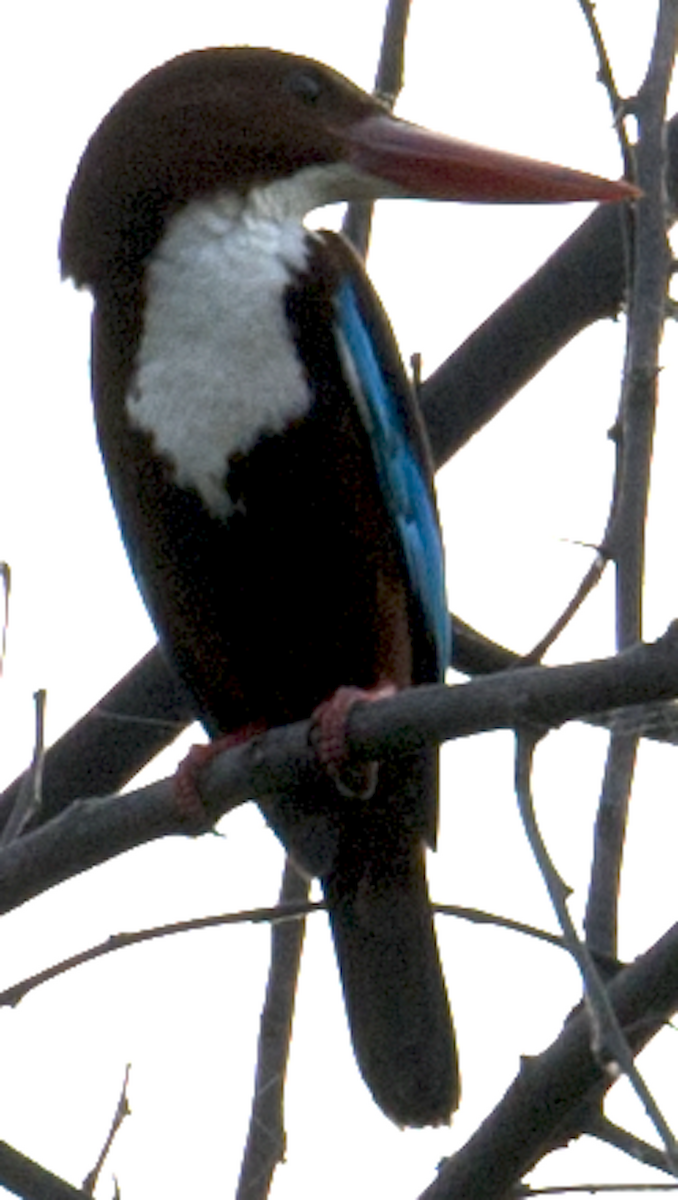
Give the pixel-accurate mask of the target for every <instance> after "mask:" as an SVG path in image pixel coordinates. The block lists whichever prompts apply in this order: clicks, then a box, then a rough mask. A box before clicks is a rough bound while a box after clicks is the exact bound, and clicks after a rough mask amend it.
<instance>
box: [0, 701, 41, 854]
mask: <svg viewBox="0 0 678 1200" xmlns="http://www.w3.org/2000/svg"><path fill="white" fill-rule="evenodd" d="M33 701H34V704H35V739H34V743H33V761H32V763H31V766H30V769H29V770H28V772H27V773H26V775H25V776H24V779H23V784H22V786H21V787H20V788H19V791H18V794H17V797H16V800H15V802H14V806H13V808H12V811H11V813H10V814H9V817H8V820H7V823H6V825H5V827H4V829H3V830H2V832H1V833H0V847H2V846H8V845H9V843H10V842H13V841H14V839H15V838H17V837H19V836H20V835H21V833H22V832H23V830H24V829H25V828H26V826H27V825H28V823H29V821H31V820H32V819H33V817H34V816H36V815H37V814H38V813H39V812H40V809H41V807H42V778H43V772H44V766H45V707H46V703H47V692H46V691H45V690H44V688H41V689H40V690H39V691H37V692H34V693H33Z"/></svg>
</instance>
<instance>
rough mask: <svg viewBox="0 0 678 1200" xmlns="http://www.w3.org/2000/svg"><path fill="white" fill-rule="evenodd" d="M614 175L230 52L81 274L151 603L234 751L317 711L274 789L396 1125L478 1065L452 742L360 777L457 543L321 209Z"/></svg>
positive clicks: (192, 68) (408, 393) (266, 804)
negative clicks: (434, 906)
mask: <svg viewBox="0 0 678 1200" xmlns="http://www.w3.org/2000/svg"><path fill="white" fill-rule="evenodd" d="M632 194H633V193H632V189H630V187H629V186H628V185H625V184H623V183H613V182H610V181H607V180H602V179H598V178H597V177H595V176H590V175H584V174H581V173H579V172H576V171H571V170H568V169H566V168H562V167H555V166H551V165H546V164H543V163H535V162H532V161H530V160H526V159H522V158H517V157H514V156H510V155H506V154H502V153H499V152H496V151H490V150H487V149H483V148H478V147H475V146H472V145H469V144H467V143H464V142H459V141H455V140H454V139H452V138H449V137H446V136H444V135H442V134H436V133H432V132H430V131H428V130H425V129H423V128H421V127H418V126H415V125H412V124H410V123H407V122H405V121H403V120H400V119H398V118H396V117H394V116H393V115H391V114H390V113H389V111H388V110H387V108H386V107H385V106H384V105H383V104H382V103H381V102H380V101H379V100H378V99H375V98H373V97H371V96H369V95H367V94H366V93H365V92H363V91H361V90H360V89H359V88H357V87H356V86H354V85H353V84H352V83H351V82H349V80H347V79H346V78H344V77H343V76H341V75H339V74H337V73H336V72H335V71H333V70H331V69H329V68H328V67H326V66H323V65H321V64H320V63H317V62H315V61H312V60H310V59H307V58H302V57H299V56H296V55H293V54H287V53H282V52H279V51H275V50H271V49H256V48H252V47H219V48H214V49H207V50H199V51H193V52H189V53H186V54H183V55H181V56H179V57H177V58H175V59H173V60H171V61H170V62H168V63H165V64H164V65H163V66H160V67H159V68H157V69H155V70H153V71H151V72H150V74H148V75H146V76H145V77H144V78H143V79H141V80H140V81H139V82H138V83H136V84H135V85H134V86H133V87H131V88H130V89H129V90H128V91H127V92H125V94H124V95H123V96H122V98H121V99H120V100H119V101H118V102H117V104H115V106H114V107H113V108H112V110H111V111H110V112H109V113H108V115H107V116H106V117H105V118H104V120H103V121H102V123H101V125H100V126H99V128H98V129H97V130H96V132H95V133H94V134H93V136H92V138H91V140H90V142H89V144H88V146H87V148H86V149H85V152H84V154H83V157H82V159H81V162H80V164H79V167H78V170H77V173H76V176H75V179H74V182H73V184H72V186H71V189H70V193H69V196H68V199H67V203H66V209H65V215H64V220H63V227H62V233H61V244H60V256H61V265H62V272H63V274H64V276H65V277H70V278H71V279H72V280H73V281H74V282H75V284H76V285H77V286H79V287H86V288H88V289H90V291H91V292H92V295H93V298H94V310H93V318H92V321H93V326H92V390H93V398H94V407H95V415H96V424H97V432H98V439H99V444H100V448H101V452H102V456H103V460H104V464H105V468H106V472H107V476H108V481H109V486H110V490H111V494H112V498H113V501H114V504H115V507H116V509H117V514H118V519H119V523H120V527H121V531H122V535H123V538H124V541H125V543H126V546H127V550H128V554H129V558H130V561H131V565H132V568H133V571H134V574H135V576H136V579H137V582H138V585H139V588H140V591H141V593H142V596H143V599H144V601H145V603H146V605H147V607H148V610H149V612H150V614H151V617H152V619H153V621H154V623H155V626H156V628H157V631H158V635H159V638H160V642H161V645H162V647H163V648H164V651H165V653H166V655H167V657H168V660H169V661H170V663H171V664H172V666H173V668H174V669H175V671H176V672H177V674H178V675H179V677H180V678H181V680H182V681H183V682H184V684H185V685H186V687H187V689H188V691H189V693H190V695H191V696H192V698H193V703H194V706H195V712H196V716H197V717H199V719H200V720H201V721H202V723H203V725H204V727H205V729H206V731H207V733H208V735H209V736H210V738H211V739H214V742H215V744H217V745H218V744H223V739H224V738H225V739H227V740H228V739H231V740H238V739H242V738H243V737H246V736H248V735H249V734H251V733H252V732H253V731H256V730H265V729H268V728H271V727H273V726H277V725H284V724H286V723H288V722H292V721H298V720H302V719H305V718H308V717H309V716H311V715H313V714H315V716H314V720H315V727H316V728H317V730H318V737H319V744H320V745H321V746H323V747H324V748H325V749H324V755H325V760H326V762H327V771H326V772H324V773H323V776H322V779H321V781H320V782H319V783H318V784H317V785H314V786H313V787H312V788H311V787H310V786H309V785H306V787H300V788H299V789H297V790H295V791H294V792H291V794H290V795H282V796H271V797H264V798H261V799H260V801H259V803H260V807H261V809H262V811H263V813H264V816H265V817H266V819H267V821H268V822H269V824H270V825H271V826H272V827H273V829H274V830H275V832H276V833H277V834H278V836H279V837H280V838H281V840H282V842H283V843H284V845H285V847H286V849H287V850H288V852H289V853H290V854H291V855H292V857H293V859H294V861H295V862H296V863H297V864H298V865H299V866H300V868H301V869H303V870H304V871H306V872H307V873H308V874H309V875H311V876H315V877H318V878H319V879H320V882H321V885H322V889H323V892H324V896H325V899H326V902H327V907H328V911H329V918H330V922H331V927H332V932H333V937H334V942H335V947H336V953H337V959H338V964H339V971H340V976H341V981H342V987H343V992H344V997H345V1004H346V1011H347V1016H348V1023H349V1027H350V1032H351V1037H352V1041H353V1047H354V1051H355V1056H356V1059H357V1063H358V1066H359V1068H360V1071H361V1073H362V1075H363V1077H364V1079H365V1081H366V1083H367V1085H368V1087H369V1088H370V1090H371V1092H372V1094H373V1097H374V1099H375V1100H376V1102H377V1104H378V1105H380V1107H381V1108H382V1110H383V1111H384V1113H386V1114H387V1116H389V1117H390V1118H391V1119H392V1120H394V1121H395V1122H396V1123H397V1124H398V1125H400V1126H424V1125H434V1124H440V1123H443V1122H447V1121H449V1120H450V1117H451V1114H452V1112H453V1111H454V1109H455V1108H456V1107H457V1104H458V1100H459V1069H458V1061H457V1050H456V1043H455V1035H454V1030H453V1024H452V1019H451V1016H450V1008H449V1003H448V997H447V992H446V986H445V983H444V980H443V974H442V971H441V965H440V961H439V954H438V948H437V943H436V938H435V932H434V927H433V919H432V911H431V905H430V901H429V896H428V890H427V883H426V875H425V850H426V848H427V847H433V846H434V844H435V838H436V825H437V751H436V750H435V749H434V748H432V747H425V748H421V749H416V750H413V749H412V748H406V747H402V746H401V747H399V746H398V745H394V746H392V747H391V748H389V751H388V753H387V754H385V755H384V759H383V761H382V762H380V763H379V764H368V767H365V768H363V769H357V768H355V767H352V765H351V763H350V760H349V757H348V754H347V751H346V747H345V744H344V743H343V742H342V729H345V722H346V713H347V711H348V710H349V708H350V706H351V705H352V704H353V703H355V702H356V700H360V699H361V698H362V699H365V700H375V699H379V698H380V697H382V696H384V695H388V694H390V693H391V692H393V691H394V690H397V689H402V688H406V687H409V686H412V685H417V684H426V683H434V682H436V681H439V680H441V679H442V677H443V674H444V671H445V668H446V667H447V665H448V663H449V656H450V644H449V629H450V624H449V618H448V609H447V603H446V598H445V587H444V571H443V547H442V540H441V534H440V527H439V522H438V517H437V512H436V505H435V499H434V492H433V485H432V469H431V460H430V455H429V450H428V446H427V442H426V435H425V431H424V428H423V425H422V421H421V417H420V414H419V411H418V407H417V401H416V396H415V393H414V391H413V388H412V385H411V383H410V380H409V378H408V374H407V372H406V371H405V369H404V367H403V364H402V361H401V358H400V355H399V352H398V349H397V346H396V342H395V339H394V335H393V333H392V331H391V327H390V325H389V322H388V320H387V318H386V316H385V314H384V311H383V309H382V307H381V305H380V303H379V300H378V298H377V296H376V295H375V292H374V291H373V289H372V287H371V285H370V283H369V281H368V278H367V276H366V274H365V271H364V268H363V265H362V263H361V261H360V260H359V258H358V256H357V255H356V254H355V253H354V252H353V250H352V249H351V247H350V245H349V244H348V243H347V242H346V241H345V240H343V239H342V237H341V236H339V235H338V234H335V233H330V232H324V231H321V232H317V231H312V230H311V229H309V228H307V227H306V225H305V224H304V219H305V217H306V215H307V214H308V213H309V212H310V211H311V210H313V209H316V208H318V207H319V206H321V205H325V204H329V203H332V202H339V201H351V200H354V199H362V200H374V199H376V198H395V199H397V198H406V197H409V198H412V197H418V198H422V199H437V200H472V201H481V202H482V201H496V200H504V201H506V200H508V201H513V202H527V201H551V200H570V199H590V200H593V199H597V200H618V199H622V198H624V197H628V196H630V195H632Z"/></svg>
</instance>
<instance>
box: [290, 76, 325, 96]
mask: <svg viewBox="0 0 678 1200" xmlns="http://www.w3.org/2000/svg"><path fill="white" fill-rule="evenodd" d="M286 86H287V89H288V91H290V92H291V93H292V95H293V96H298V98H299V99H300V100H303V102H304V104H315V103H316V102H317V101H318V100H319V99H320V97H321V95H322V91H323V86H322V82H321V80H320V78H319V77H318V76H317V75H315V74H314V73H313V72H312V71H295V72H294V74H293V75H288V77H287V80H286Z"/></svg>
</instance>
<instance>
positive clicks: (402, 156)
mask: <svg viewBox="0 0 678 1200" xmlns="http://www.w3.org/2000/svg"><path fill="white" fill-rule="evenodd" d="M347 136H348V142H349V146H350V161H351V163H352V164H353V166H355V167H357V168H358V169H359V170H361V171H366V172H368V174H370V175H376V176H378V177H379V178H380V179H384V180H388V182H389V183H395V184H397V185H398V187H399V188H402V189H403V191H404V192H406V193H407V194H408V195H410V196H413V197H422V198H426V199H428V200H467V201H473V202H475V203H495V204H496V203H503V204H534V203H549V202H554V201H564V200H633V199H634V198H637V197H638V196H639V195H640V194H641V193H640V191H639V190H638V188H635V187H634V186H633V185H632V184H630V183H627V182H626V181H625V180H619V181H617V182H613V181H612V180H610V179H600V178H599V177H598V176H597V175H587V174H585V173H583V172H581V171H574V170H570V169H569V168H568V167H558V166H553V165H552V164H551V163H544V162H538V161H536V160H533V159H530V158H521V157H520V156H518V155H514V154H505V153H503V152H502V151H501V150H489V149H487V148H486V147H485V146H474V145H473V144H472V143H471V142H461V141H457V140H456V138H450V137H446V136H445V134H442V133H432V132H431V131H430V130H428V129H423V128H421V127H420V126H419V125H412V124H410V123H409V122H407V121H401V120H399V119H398V118H397V117H391V116H388V115H387V114H386V113H385V114H384V115H383V116H376V117H366V118H365V119H364V120H362V121H358V122H356V124H355V125H353V126H352V127H351V128H350V129H349V130H348V135H347Z"/></svg>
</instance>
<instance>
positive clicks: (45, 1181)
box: [0, 1142, 89, 1200]
mask: <svg viewBox="0 0 678 1200" xmlns="http://www.w3.org/2000/svg"><path fill="white" fill-rule="evenodd" d="M0 1185H2V1187H5V1188H7V1190H8V1191H10V1192H12V1194H13V1195H14V1196H21V1197H22V1200H89V1197H88V1195H87V1192H81V1191H80V1190H79V1188H74V1187H71V1185H70V1183H66V1182H65V1180H63V1179H59V1177H58V1176H57V1175H53V1174H52V1172H51V1171H46V1170H45V1168H44V1167H41V1166H40V1165H39V1163H36V1162H33V1160H32V1159H31V1158H27V1157H26V1155H25V1154H20V1153H19V1151H18V1150H15V1149H14V1148H13V1147H12V1146H8V1145H7V1142H0Z"/></svg>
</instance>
